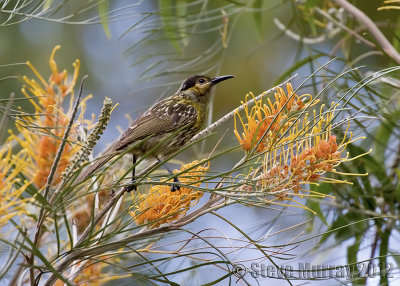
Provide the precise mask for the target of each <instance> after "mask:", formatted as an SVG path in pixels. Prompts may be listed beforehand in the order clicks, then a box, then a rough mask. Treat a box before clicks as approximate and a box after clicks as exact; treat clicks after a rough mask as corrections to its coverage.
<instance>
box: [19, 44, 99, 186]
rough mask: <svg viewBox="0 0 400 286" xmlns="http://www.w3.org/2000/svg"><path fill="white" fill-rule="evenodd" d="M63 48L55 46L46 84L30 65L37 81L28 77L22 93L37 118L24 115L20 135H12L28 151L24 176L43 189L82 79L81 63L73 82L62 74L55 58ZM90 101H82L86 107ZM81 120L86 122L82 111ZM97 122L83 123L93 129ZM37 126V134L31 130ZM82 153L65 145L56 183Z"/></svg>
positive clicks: (75, 72)
mask: <svg viewBox="0 0 400 286" xmlns="http://www.w3.org/2000/svg"><path fill="white" fill-rule="evenodd" d="M60 48H61V47H60V46H56V47H55V48H54V49H53V51H52V53H51V56H50V59H49V68H50V72H51V74H50V76H49V77H48V81H46V80H45V79H44V78H45V77H43V76H42V75H41V74H40V73H39V72H38V71H37V70H36V68H35V67H34V66H33V65H32V64H31V63H30V62H27V65H28V67H30V69H31V70H32V71H33V73H34V74H35V76H36V78H37V79H38V80H37V81H36V80H35V79H31V78H29V77H27V76H24V77H23V80H24V83H25V85H24V87H23V88H22V90H21V91H22V93H23V94H24V95H25V97H26V98H28V99H29V102H31V104H32V105H33V107H34V108H35V116H25V117H24V118H23V119H18V118H17V120H16V127H17V129H18V131H19V133H20V136H15V135H12V133H11V135H12V136H11V137H12V138H14V140H16V141H17V142H18V143H19V145H20V146H21V147H22V149H23V150H25V152H27V154H28V157H29V161H30V162H31V165H28V166H26V168H25V170H24V171H23V173H24V175H25V176H26V177H27V178H29V179H31V180H32V181H33V183H34V184H35V185H36V187H37V188H39V189H41V188H43V186H44V185H45V184H46V181H47V177H48V175H49V172H50V169H51V165H52V163H53V160H54V158H55V156H56V153H57V150H58V148H59V145H60V143H61V138H62V136H63V134H64V130H65V128H66V126H67V124H68V122H69V117H70V115H71V114H72V109H73V101H74V99H73V88H74V86H75V83H76V81H77V79H78V76H79V69H80V61H79V60H76V61H75V62H74V63H73V67H74V74H73V76H72V79H68V72H67V70H65V69H63V70H62V71H61V72H60V69H59V67H58V66H57V62H56V60H55V55H56V52H57V50H59V49H60ZM66 96H69V97H70V98H69V101H70V103H69V108H68V110H67V112H65V111H64V109H63V108H62V106H63V102H64V99H65V97H66ZM88 98H90V96H89V97H86V98H84V99H83V100H82V102H83V104H84V103H85V101H86V100H87V99H88ZM84 110H85V108H83V109H82V108H81V116H79V117H78V118H79V120H80V121H83V112H84ZM93 120H94V117H93V116H92V120H86V121H84V122H83V123H85V124H87V125H88V126H90V125H91V124H92V122H93ZM29 127H35V132H31V128H29ZM76 137H77V134H75V128H72V131H71V134H70V139H71V138H76ZM78 150H79V146H77V145H71V144H66V145H65V148H64V151H63V153H62V155H61V160H60V163H59V164H58V167H57V170H56V173H55V177H54V180H53V184H58V183H59V182H60V180H61V174H62V172H63V171H64V170H65V168H66V166H67V165H68V163H69V161H70V160H71V159H72V157H73V155H74V154H75V153H76V152H77V151H78Z"/></svg>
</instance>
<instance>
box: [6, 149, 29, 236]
mask: <svg viewBox="0 0 400 286" xmlns="http://www.w3.org/2000/svg"><path fill="white" fill-rule="evenodd" d="M27 164H28V161H27V154H26V152H24V151H23V150H21V151H19V152H18V153H17V154H16V155H13V154H12V147H11V145H10V144H9V143H6V145H5V146H4V147H3V148H2V149H0V228H1V227H2V226H4V225H5V224H7V222H9V220H10V219H11V218H13V217H15V216H20V215H21V214H23V213H26V208H25V206H26V204H25V202H26V200H24V199H21V198H20V196H21V194H22V193H23V192H24V191H25V189H26V188H27V187H28V185H29V182H28V181H23V180H21V179H20V178H18V175H19V173H20V172H21V170H22V169H23V168H25V166H26V165H27Z"/></svg>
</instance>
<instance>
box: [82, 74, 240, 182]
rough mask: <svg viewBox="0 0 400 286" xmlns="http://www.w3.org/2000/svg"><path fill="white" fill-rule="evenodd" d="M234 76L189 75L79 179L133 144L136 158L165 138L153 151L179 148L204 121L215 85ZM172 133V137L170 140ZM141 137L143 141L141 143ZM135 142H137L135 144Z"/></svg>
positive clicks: (157, 153)
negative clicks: (175, 90)
mask: <svg viewBox="0 0 400 286" xmlns="http://www.w3.org/2000/svg"><path fill="white" fill-rule="evenodd" d="M232 77H233V76H221V77H216V78H210V77H207V76H203V75H196V76H193V77H190V78H188V79H186V80H185V81H184V82H183V83H182V84H181V86H180V88H179V89H178V91H177V92H176V93H175V94H174V95H172V96H170V97H168V98H165V99H163V100H161V101H159V102H157V103H156V104H155V105H153V106H152V107H151V108H150V109H148V110H147V111H146V112H145V113H144V114H143V115H142V116H140V117H138V118H137V119H136V120H135V121H134V122H133V123H132V124H131V125H130V126H129V128H128V129H127V130H126V131H125V132H124V133H123V134H122V135H121V136H120V138H119V139H118V140H116V141H115V142H114V143H113V144H112V145H111V146H110V147H109V148H108V149H107V150H106V151H105V152H103V155H102V156H100V158H99V159H96V160H95V161H94V162H93V164H92V165H91V166H89V167H88V168H86V169H85V170H83V172H82V173H81V174H80V175H79V177H78V182H80V181H82V180H84V179H85V178H87V177H88V176H89V175H90V174H92V173H93V172H94V171H95V170H97V169H98V168H99V167H101V166H103V165H104V164H105V163H106V162H107V161H109V160H110V159H111V158H113V157H114V156H115V155H117V154H120V153H122V152H124V151H126V150H129V149H130V148H131V149H130V150H129V151H128V152H129V153H131V154H134V158H136V156H141V155H143V154H146V153H148V152H149V151H150V150H151V149H153V148H154V147H155V146H156V145H157V144H159V143H160V142H163V141H165V142H164V143H163V144H162V146H161V147H160V148H157V150H156V151H154V152H153V153H152V154H151V155H153V156H157V157H159V156H161V157H162V156H166V155H168V154H171V153H173V152H175V151H177V150H179V148H181V147H182V146H183V145H185V143H186V142H187V141H189V140H190V139H191V138H192V137H193V136H194V135H195V134H196V133H197V132H198V131H199V130H200V128H201V126H202V125H203V123H204V120H205V117H206V109H207V103H208V99H209V95H210V92H211V90H212V87H213V86H214V85H215V84H217V83H219V82H221V81H223V80H226V79H229V78H232ZM175 132H176V134H174V133H175ZM171 135H173V136H172V138H170V139H169V140H166V138H168V137H169V136H171ZM139 140H143V141H142V142H141V143H138V142H139ZM134 144H137V145H136V146H135V147H133V148H132V146H133V145H134ZM134 160H135V159H134Z"/></svg>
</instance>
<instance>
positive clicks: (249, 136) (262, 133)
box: [234, 83, 318, 152]
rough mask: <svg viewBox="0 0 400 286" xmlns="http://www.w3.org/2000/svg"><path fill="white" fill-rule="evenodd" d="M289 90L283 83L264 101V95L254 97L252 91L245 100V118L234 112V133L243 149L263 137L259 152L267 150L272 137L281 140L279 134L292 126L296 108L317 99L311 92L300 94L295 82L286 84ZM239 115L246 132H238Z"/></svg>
mask: <svg viewBox="0 0 400 286" xmlns="http://www.w3.org/2000/svg"><path fill="white" fill-rule="evenodd" d="M286 89H287V93H285V92H284V90H283V89H282V88H280V87H278V89H277V91H276V92H275V94H274V100H273V101H272V100H271V99H269V98H267V99H266V103H264V99H263V97H261V99H259V100H255V97H254V95H253V94H252V93H249V94H247V95H246V99H245V102H242V105H243V107H244V111H245V119H244V120H243V119H242V117H241V116H240V115H239V113H238V112H236V113H235V131H234V132H235V135H236V137H237V139H238V141H239V144H240V145H241V146H242V148H243V150H245V151H251V149H252V148H254V147H255V146H256V144H257V142H258V141H260V140H261V139H262V138H263V140H261V142H260V144H259V145H258V147H257V152H262V151H264V150H267V149H268V148H269V147H270V146H271V142H272V141H273V140H278V139H279V140H280V142H281V143H282V144H283V143H284V142H283V141H282V138H280V136H281V135H282V134H284V133H285V132H286V130H287V129H288V128H289V127H290V126H291V124H292V123H293V121H294V119H293V118H290V115H291V114H292V113H293V112H295V111H299V110H302V109H304V108H305V107H309V106H311V105H314V104H316V103H317V102H318V101H317V100H314V101H313V100H312V96H311V95H310V94H303V95H300V96H299V95H297V94H295V93H294V92H293V88H292V85H291V84H290V83H288V84H287V85H286ZM249 97H252V98H253V99H254V100H255V102H254V106H253V107H252V108H251V109H250V106H249V104H248V102H249ZM237 118H238V119H239V121H240V122H241V124H242V127H243V132H242V133H241V135H240V133H239V131H238V129H237V123H236V122H237Z"/></svg>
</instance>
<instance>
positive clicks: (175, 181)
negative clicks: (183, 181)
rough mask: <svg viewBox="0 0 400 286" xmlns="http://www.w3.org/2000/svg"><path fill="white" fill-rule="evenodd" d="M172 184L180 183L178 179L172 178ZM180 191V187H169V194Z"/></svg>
mask: <svg viewBox="0 0 400 286" xmlns="http://www.w3.org/2000/svg"><path fill="white" fill-rule="evenodd" d="M174 183H180V182H179V179H178V178H176V177H175V178H174ZM180 189H181V186H178V185H175V184H173V185H172V186H171V192H175V191H179V190H180Z"/></svg>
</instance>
